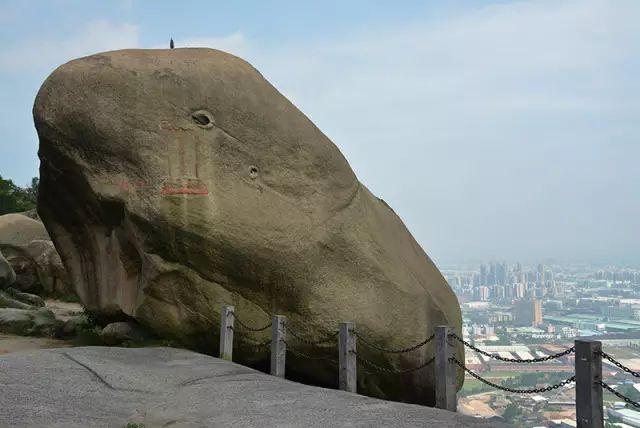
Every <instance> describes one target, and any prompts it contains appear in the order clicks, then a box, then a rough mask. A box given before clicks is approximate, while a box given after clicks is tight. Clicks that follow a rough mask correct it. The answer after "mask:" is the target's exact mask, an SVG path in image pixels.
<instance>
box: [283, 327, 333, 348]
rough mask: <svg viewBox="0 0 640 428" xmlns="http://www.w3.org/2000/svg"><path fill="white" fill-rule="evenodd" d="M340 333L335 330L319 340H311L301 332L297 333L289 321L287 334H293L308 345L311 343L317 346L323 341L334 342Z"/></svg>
mask: <svg viewBox="0 0 640 428" xmlns="http://www.w3.org/2000/svg"><path fill="white" fill-rule="evenodd" d="M339 333H340V332H339V331H335V332H333V333H331V334H329V335H328V336H326V337H323V338H321V339H319V340H311V339H307V338H305V337H304V336H302V335H301V334H299V333H296V331H295V330H292V329H291V327H290V326H289V324H288V323H287V334H290V335H291V336H293V337H295V338H296V339H298V340H299V341H300V342H303V343H306V344H307V345H311V346H317V345H322V344H323V343H329V342H332V341H333V340H334V339H335V338H336V337H337V336H338V334H339Z"/></svg>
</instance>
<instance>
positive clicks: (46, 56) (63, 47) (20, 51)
mask: <svg viewBox="0 0 640 428" xmlns="http://www.w3.org/2000/svg"><path fill="white" fill-rule="evenodd" d="M138 32H139V30H138V26H136V25H131V24H112V23H110V22H108V21H104V20H97V21H92V22H90V23H88V24H87V25H86V26H84V27H83V28H81V29H80V30H79V31H78V32H77V33H76V34H71V35H69V36H68V37H66V38H60V39H57V40H56V39H50V38H42V39H31V40H27V41H25V42H23V43H21V44H19V45H17V46H14V47H13V48H9V49H5V50H2V51H0V72H10V73H22V72H41V71H43V70H51V69H53V68H55V67H56V66H58V65H60V64H63V63H65V62H67V61H70V60H72V59H74V58H78V57H82V56H86V55H90V54H93V53H97V52H102V51H108V50H114V49H124V48H135V47H137V46H138Z"/></svg>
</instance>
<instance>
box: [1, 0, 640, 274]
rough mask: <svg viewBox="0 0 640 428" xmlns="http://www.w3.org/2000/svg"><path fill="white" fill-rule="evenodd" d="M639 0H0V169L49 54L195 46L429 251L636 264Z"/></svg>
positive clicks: (23, 146) (25, 135)
mask: <svg viewBox="0 0 640 428" xmlns="http://www.w3.org/2000/svg"><path fill="white" fill-rule="evenodd" d="M638 22H640V1H638V0H608V1H605V0H535V1H534V0H520V1H507V0H501V1H480V0H474V1H471V0H468V1H462V0H441V1H425V0H421V1H418V0H417V1H411V0H407V1H402V2H383V1H373V0H369V1H364V0H350V1H348V2H347V1H342V0H323V1H316V2H311V1H308V2H306V1H305V2H303V1H299V0H290V1H284V0H283V1H242V0H239V1H234V2H228V1H224V2H223V1H199V0H191V1H189V2H187V3H184V2H178V1H172V2H169V1H151V0H148V1H143V0H112V1H90V0H84V1H82V0H48V1H44V0H43V1H37V0H0V130H1V131H0V175H2V176H3V177H5V178H11V179H13V180H14V181H15V182H16V183H17V184H19V185H27V184H28V183H29V182H30V179H31V177H33V176H37V174H38V164H39V162H38V158H37V148H38V140H37V135H36V132H35V130H34V127H33V120H32V117H31V108H32V105H33V101H34V97H35V94H36V92H37V90H38V88H39V87H40V85H41V84H42V82H43V81H44V79H45V78H46V77H47V75H48V74H49V73H51V72H52V71H53V70H54V69H55V68H56V67H57V66H58V65H60V64H63V63H65V62H67V61H69V60H71V59H73V58H77V57H80V56H85V55H88V54H92V53H96V52H101V51H106V50H114V49H121V48H166V47H167V46H168V41H169V38H170V37H173V39H174V40H175V43H176V47H178V48H179V47H187V46H188V47H196V46H201V47H211V48H215V49H221V50H224V51H227V52H231V53H233V54H236V55H238V56H241V57H243V58H244V59H246V60H248V61H249V62H250V63H251V64H253V65H254V66H255V67H256V68H257V69H258V70H259V71H260V72H261V73H262V74H263V75H264V76H265V77H266V78H267V79H268V80H269V81H270V82H271V83H272V84H273V85H274V86H276V88H278V89H279V90H280V91H281V92H282V93H283V94H284V95H285V96H287V97H288V98H289V99H290V100H291V101H292V102H293V103H294V104H295V105H296V106H297V107H298V108H300V109H301V110H302V111H303V112H304V113H305V114H306V115H307V116H309V117H310V118H311V119H312V120H313V121H314V122H315V124H316V125H317V126H318V127H319V128H320V129H321V130H322V131H323V132H324V133H325V134H327V135H328V136H329V138H331V139H332V141H333V142H334V143H335V144H336V145H337V146H338V147H339V148H340V150H341V151H342V152H343V153H344V155H345V156H346V158H347V160H348V161H349V163H350V164H351V166H352V167H353V169H354V170H355V172H356V174H357V175H358V177H359V179H360V181H361V182H362V183H364V184H365V185H366V186H367V187H368V188H369V189H370V190H372V191H373V192H374V193H375V194H376V195H377V196H379V197H381V198H383V199H384V200H385V201H386V202H387V203H389V205H391V206H392V207H393V208H394V210H395V211H396V213H398V214H399V215H400V217H401V218H402V219H403V220H404V222H405V224H407V226H408V227H409V230H410V231H411V232H412V233H413V235H414V236H415V238H416V239H417V240H418V242H419V243H420V244H421V245H422V247H423V248H424V249H425V251H426V252H427V253H428V254H429V255H430V256H431V257H432V258H433V259H434V261H436V263H438V264H446V263H456V262H472V261H479V260H485V261H488V260H508V261H516V260H520V261H523V262H525V263H537V262H538V261H571V262H602V263H630V264H638V265H640V25H638Z"/></svg>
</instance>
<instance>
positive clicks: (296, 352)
mask: <svg viewBox="0 0 640 428" xmlns="http://www.w3.org/2000/svg"><path fill="white" fill-rule="evenodd" d="M283 342H284V344H285V345H287V352H291V353H292V354H293V355H296V356H298V357H302V358H305V359H307V360H316V361H317V360H325V361H329V362H331V363H336V364H338V360H336V359H334V358H328V357H322V356H320V357H317V356H313V355H308V354H305V353H303V352H300V351H298V350H297V349H296V348H294V347H292V346H290V345H289V344H288V343H287V341H286V340H283Z"/></svg>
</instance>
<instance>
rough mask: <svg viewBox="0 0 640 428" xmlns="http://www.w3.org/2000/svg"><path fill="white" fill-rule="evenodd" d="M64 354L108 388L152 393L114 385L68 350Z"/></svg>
mask: <svg viewBox="0 0 640 428" xmlns="http://www.w3.org/2000/svg"><path fill="white" fill-rule="evenodd" d="M62 355H64V356H65V357H67V358H68V359H69V360H71V361H73V362H74V363H76V364H77V365H79V366H80V367H82V368H84V369H85V370H87V371H88V372H89V373H91V374H92V375H93V376H94V377H95V378H96V379H98V381H99V382H100V383H102V384H103V385H104V386H106V387H107V388H109V389H111V390H114V391H125V392H141V393H143V394H152V393H153V392H152V391H145V390H143V389H135V388H120V387H117V386H113V385H111V384H110V383H109V382H108V381H107V380H106V379H105V378H103V377H102V376H100V374H99V373H98V372H96V371H95V370H94V369H92V368H91V367H89V366H88V365H86V364H84V363H81V362H80V361H78V360H76V359H75V358H73V357H72V356H71V355H69V353H67V352H63V353H62Z"/></svg>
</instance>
